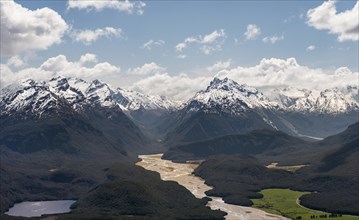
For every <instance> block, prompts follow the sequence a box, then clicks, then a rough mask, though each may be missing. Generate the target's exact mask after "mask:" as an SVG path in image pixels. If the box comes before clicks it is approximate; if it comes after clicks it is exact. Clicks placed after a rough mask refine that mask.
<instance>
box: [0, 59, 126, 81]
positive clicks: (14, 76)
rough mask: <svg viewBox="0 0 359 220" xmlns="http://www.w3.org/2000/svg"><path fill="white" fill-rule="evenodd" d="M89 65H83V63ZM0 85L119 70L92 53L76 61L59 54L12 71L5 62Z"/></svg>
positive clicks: (108, 72)
mask: <svg viewBox="0 0 359 220" xmlns="http://www.w3.org/2000/svg"><path fill="white" fill-rule="evenodd" d="M91 63H92V66H91V67H87V66H85V64H87V65H90V64H91ZM0 71H1V86H2V87H3V86H5V85H8V84H10V83H14V82H18V81H19V80H21V79H27V78H31V79H36V80H48V79H49V78H50V77H55V76H60V75H61V76H68V77H78V78H82V79H95V78H98V77H104V76H108V75H113V74H116V73H119V72H120V67H117V66H114V65H112V64H110V63H108V62H102V63H99V62H98V61H97V57H96V55H94V54H89V53H88V54H84V55H82V56H81V57H80V59H79V60H78V61H68V60H67V57H66V56H64V55H62V54H60V55H58V56H56V57H51V58H49V59H47V60H46V61H45V62H43V63H42V64H41V65H40V66H39V67H36V68H35V67H31V68H24V69H21V70H18V71H13V70H12V69H11V67H10V66H8V65H7V64H1V65H0Z"/></svg>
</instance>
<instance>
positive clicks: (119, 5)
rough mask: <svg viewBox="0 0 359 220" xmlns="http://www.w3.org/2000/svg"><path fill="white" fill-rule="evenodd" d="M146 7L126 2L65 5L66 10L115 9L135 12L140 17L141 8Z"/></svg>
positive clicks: (80, 1)
mask: <svg viewBox="0 0 359 220" xmlns="http://www.w3.org/2000/svg"><path fill="white" fill-rule="evenodd" d="M145 6H146V4H145V3H144V2H141V1H134V2H130V1H128V0H124V1H120V0H101V1H99V0H92V1H91V0H86V1H84V0H69V1H68V3H67V9H73V8H77V9H80V10H81V9H86V10H92V9H94V10H96V11H101V10H103V9H105V8H110V9H115V10H118V11H124V12H127V13H128V14H132V13H133V12H135V13H136V14H139V15H142V14H143V13H144V10H143V8H144V7H145Z"/></svg>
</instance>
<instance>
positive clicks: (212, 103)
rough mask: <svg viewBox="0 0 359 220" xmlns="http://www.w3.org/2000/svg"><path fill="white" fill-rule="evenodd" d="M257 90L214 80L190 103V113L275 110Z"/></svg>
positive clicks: (226, 81)
mask: <svg viewBox="0 0 359 220" xmlns="http://www.w3.org/2000/svg"><path fill="white" fill-rule="evenodd" d="M275 107H276V104H275V103H272V102H270V101H269V100H268V99H267V98H266V97H265V96H264V95H263V94H262V93H261V92H259V91H258V90H257V89H256V88H253V87H250V86H248V85H246V84H238V83H237V82H235V81H233V80H231V79H228V78H224V79H219V78H214V79H213V81H212V82H211V83H210V85H209V86H208V87H207V89H206V90H203V91H199V92H198V93H197V94H196V95H195V96H194V97H193V98H192V99H190V100H189V101H188V111H199V110H203V111H204V112H211V113H220V112H222V113H227V114H232V115H236V114H241V113H243V112H245V111H247V110H250V109H254V108H275Z"/></svg>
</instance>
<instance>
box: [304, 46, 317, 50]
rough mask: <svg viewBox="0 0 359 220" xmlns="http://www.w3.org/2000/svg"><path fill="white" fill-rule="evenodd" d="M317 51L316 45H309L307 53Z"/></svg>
mask: <svg viewBox="0 0 359 220" xmlns="http://www.w3.org/2000/svg"><path fill="white" fill-rule="evenodd" d="M313 50H315V45H309V46H308V47H307V49H306V51H313Z"/></svg>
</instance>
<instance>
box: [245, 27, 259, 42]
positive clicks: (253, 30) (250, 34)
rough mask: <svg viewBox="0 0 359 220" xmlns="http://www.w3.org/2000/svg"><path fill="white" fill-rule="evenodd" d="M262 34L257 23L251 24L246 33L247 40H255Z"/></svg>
mask: <svg viewBox="0 0 359 220" xmlns="http://www.w3.org/2000/svg"><path fill="white" fill-rule="evenodd" d="M260 34H261V29H260V28H259V27H258V26H257V25H255V24H249V25H248V26H247V31H246V32H245V33H244V36H245V37H246V40H253V39H255V38H256V37H257V36H258V35H260Z"/></svg>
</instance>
